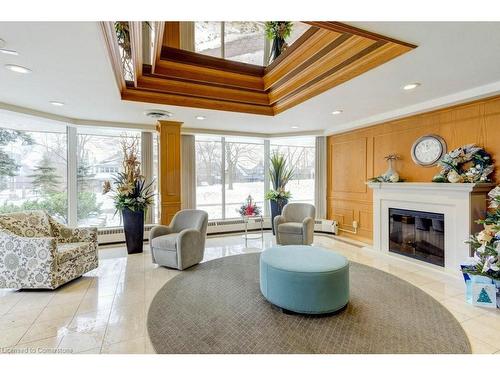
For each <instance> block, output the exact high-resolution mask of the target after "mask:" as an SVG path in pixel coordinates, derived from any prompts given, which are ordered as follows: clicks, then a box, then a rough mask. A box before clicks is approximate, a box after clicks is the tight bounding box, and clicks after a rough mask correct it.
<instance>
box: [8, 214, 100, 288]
mask: <svg viewBox="0 0 500 375" xmlns="http://www.w3.org/2000/svg"><path fill="white" fill-rule="evenodd" d="M97 266H98V259H97V228H69V227H67V226H65V225H63V224H60V223H58V222H57V221H55V220H54V219H52V218H51V217H50V216H49V215H48V214H47V213H45V212H44V211H25V212H16V213H10V214H5V215H0V288H15V289H56V288H58V287H59V286H61V285H63V284H65V283H67V282H68V281H71V280H73V279H76V278H77V277H80V276H82V275H83V274H84V273H86V272H89V271H91V270H93V269H95V268H97Z"/></svg>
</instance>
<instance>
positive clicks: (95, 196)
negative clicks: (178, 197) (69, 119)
mask: <svg viewBox="0 0 500 375" xmlns="http://www.w3.org/2000/svg"><path fill="white" fill-rule="evenodd" d="M122 136H127V137H140V136H141V133H140V132H137V131H126V132H125V131H123V130H121V129H106V128H99V127H94V128H78V136H77V137H78V142H77V187H78V193H77V194H78V209H77V217H78V225H79V226H97V227H105V226H119V225H121V215H120V214H119V213H117V214H116V215H115V212H116V210H115V206H114V203H113V198H112V195H109V194H107V195H103V194H102V185H103V183H104V181H106V180H110V181H112V180H113V174H114V173H115V172H118V171H121V170H122V149H121V144H120V140H121V137H122Z"/></svg>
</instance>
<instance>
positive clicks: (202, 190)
mask: <svg viewBox="0 0 500 375" xmlns="http://www.w3.org/2000/svg"><path fill="white" fill-rule="evenodd" d="M195 145H196V206H197V208H199V209H201V210H205V211H207V212H208V217H209V218H210V219H222V218H223V208H222V207H223V202H222V173H221V170H222V138H221V137H211V136H196V139H195Z"/></svg>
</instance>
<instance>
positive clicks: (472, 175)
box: [432, 144, 494, 183]
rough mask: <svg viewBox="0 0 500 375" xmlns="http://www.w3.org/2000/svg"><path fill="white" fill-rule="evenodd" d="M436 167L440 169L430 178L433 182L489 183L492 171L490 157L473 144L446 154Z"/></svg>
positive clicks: (492, 166)
mask: <svg viewBox="0 0 500 375" xmlns="http://www.w3.org/2000/svg"><path fill="white" fill-rule="evenodd" d="M438 165H439V166H441V168H442V169H441V172H439V174H437V175H436V176H434V177H433V178H432V181H433V182H451V183H457V182H468V183H476V182H490V179H489V175H490V174H491V173H492V172H493V170H494V165H493V160H492V158H491V155H490V154H488V153H487V152H486V151H485V150H484V149H483V148H481V147H478V146H476V145H474V144H469V145H465V146H462V147H458V148H456V149H454V150H453V151H451V152H448V153H447V154H446V155H444V156H443V158H442V159H441V160H440V161H439V162H438Z"/></svg>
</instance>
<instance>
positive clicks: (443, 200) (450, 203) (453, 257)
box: [368, 182, 495, 271]
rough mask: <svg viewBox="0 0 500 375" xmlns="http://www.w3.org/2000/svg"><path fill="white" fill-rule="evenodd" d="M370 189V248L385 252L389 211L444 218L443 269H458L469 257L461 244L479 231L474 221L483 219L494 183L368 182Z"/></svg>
mask: <svg viewBox="0 0 500 375" xmlns="http://www.w3.org/2000/svg"><path fill="white" fill-rule="evenodd" d="M368 186H369V187H370V188H371V189H373V248H374V249H375V250H379V251H383V252H389V208H399V209H405V210H414V211H424V212H435V213H441V214H443V215H444V233H445V237H444V247H445V268H446V269H448V270H450V271H456V270H459V268H460V264H461V263H462V262H463V261H465V260H466V259H467V257H469V256H470V247H469V245H468V244H466V243H465V241H466V240H467V239H468V238H469V236H470V235H471V233H475V232H476V231H479V230H480V227H479V226H478V225H477V224H475V220H477V219H479V218H482V217H484V216H485V212H486V198H487V194H488V192H489V191H490V190H491V189H493V188H494V187H495V185H494V184H489V183H481V184H467V183H457V184H450V183H434V182H431V183H426V182H399V183H383V182H370V183H368Z"/></svg>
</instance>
